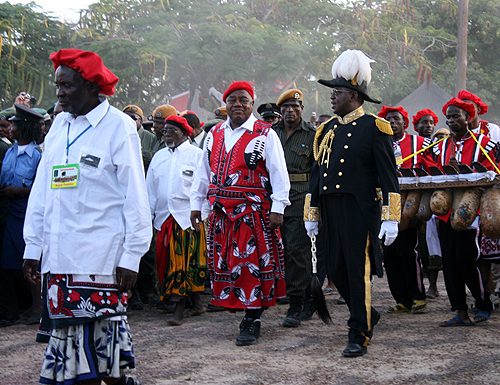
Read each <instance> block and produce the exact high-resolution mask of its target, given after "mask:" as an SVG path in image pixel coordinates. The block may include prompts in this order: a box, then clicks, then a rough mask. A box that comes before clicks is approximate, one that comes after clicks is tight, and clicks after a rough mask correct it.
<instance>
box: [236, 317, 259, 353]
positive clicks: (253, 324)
mask: <svg viewBox="0 0 500 385" xmlns="http://www.w3.org/2000/svg"><path fill="white" fill-rule="evenodd" d="M259 337H260V319H255V320H254V319H252V318H247V317H245V318H243V321H241V324H240V335H239V336H238V338H236V346H248V345H255V343H256V342H257V341H258V340H259Z"/></svg>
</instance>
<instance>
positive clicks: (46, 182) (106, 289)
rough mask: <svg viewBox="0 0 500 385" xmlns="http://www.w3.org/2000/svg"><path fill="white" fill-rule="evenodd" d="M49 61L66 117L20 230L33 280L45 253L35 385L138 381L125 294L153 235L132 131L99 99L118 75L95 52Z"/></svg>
mask: <svg viewBox="0 0 500 385" xmlns="http://www.w3.org/2000/svg"><path fill="white" fill-rule="evenodd" d="M50 58H51V60H52V61H53V62H54V68H55V70H56V74H55V83H56V94H57V97H58V99H59V103H60V105H61V107H62V109H63V111H64V112H63V113H60V114H59V115H57V117H56V119H55V121H54V124H53V125H52V127H51V130H50V132H49V134H48V135H47V137H46V146H45V152H44V154H43V158H42V160H41V162H40V166H39V168H38V171H37V178H36V179H35V182H34V184H33V188H32V191H31V194H30V199H29V202H28V209H27V214H26V223H25V227H24V239H25V241H26V250H25V253H24V259H25V262H24V271H25V275H26V277H27V278H28V279H29V280H31V281H34V280H36V279H37V272H36V269H37V265H38V263H39V260H40V258H41V255H42V252H43V258H42V262H41V272H42V274H43V276H44V280H43V305H42V306H43V309H42V327H45V328H47V329H51V333H50V339H49V341H48V346H47V352H48V353H47V354H46V355H45V358H44V362H43V366H42V372H41V379H40V382H43V383H49V382H51V383H52V382H54V383H55V382H56V381H57V382H58V383H59V382H60V383H62V382H66V381H67V382H70V381H75V382H78V383H82V384H100V383H101V379H103V380H104V381H105V382H106V383H107V384H118V385H132V384H137V383H138V382H136V380H134V379H133V378H131V377H129V378H127V377H125V376H124V375H123V376H120V371H121V370H122V369H126V368H134V367H135V362H134V353H133V347H132V341H131V337H130V329H129V327H128V322H127V317H126V293H127V291H128V290H130V288H131V287H132V286H133V284H134V282H135V280H136V277H137V270H138V268H139V262H140V259H141V256H142V255H143V254H144V253H145V252H146V251H147V250H148V247H149V242H150V240H151V236H152V231H151V217H150V214H149V204H148V198H147V191H146V184H145V177H144V168H143V164H142V159H141V147H140V142H139V137H138V135H137V129H136V126H135V124H134V123H133V121H132V120H131V119H130V118H129V117H128V116H127V115H125V114H124V113H122V112H121V111H119V110H117V109H116V108H114V107H111V106H110V105H109V103H108V101H107V100H106V99H105V98H101V97H99V93H101V94H104V95H112V94H113V93H114V86H115V85H116V83H117V82H118V78H117V77H116V76H115V75H114V74H113V73H112V72H111V71H109V70H108V69H107V68H106V67H105V66H104V64H103V63H102V60H101V58H100V57H99V56H98V55H97V54H95V53H93V52H86V51H81V50H77V49H63V50H60V51H58V52H57V53H53V54H51V55H50ZM115 351H116V352H118V351H119V352H120V353H119V354H118V353H116V354H115V353H112V352H115ZM54 352H57V353H56V354H53V353H54ZM108 352H109V353H108ZM61 366H62V368H63V369H61Z"/></svg>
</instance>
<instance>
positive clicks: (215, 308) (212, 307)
mask: <svg viewBox="0 0 500 385" xmlns="http://www.w3.org/2000/svg"><path fill="white" fill-rule="evenodd" d="M224 310H226V309H224V308H223V307H220V306H217V305H212V304H211V303H209V304H208V305H207V312H208V313H215V312H217V311H224Z"/></svg>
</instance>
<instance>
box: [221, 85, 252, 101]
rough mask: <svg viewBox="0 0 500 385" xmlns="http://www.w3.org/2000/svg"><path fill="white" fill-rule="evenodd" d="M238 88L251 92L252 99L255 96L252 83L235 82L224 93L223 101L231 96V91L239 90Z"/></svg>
mask: <svg viewBox="0 0 500 385" xmlns="http://www.w3.org/2000/svg"><path fill="white" fill-rule="evenodd" d="M237 90H244V91H246V92H248V93H249V94H250V96H251V97H252V99H253V98H254V96H253V88H252V86H251V85H250V84H248V83H247V82H233V83H232V84H231V85H230V86H229V87H228V88H227V90H226V92H224V95H222V101H223V102H224V103H226V98H227V97H228V96H229V94H230V93H231V92H234V91H237Z"/></svg>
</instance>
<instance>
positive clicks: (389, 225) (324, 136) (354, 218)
mask: <svg viewBox="0 0 500 385" xmlns="http://www.w3.org/2000/svg"><path fill="white" fill-rule="evenodd" d="M344 60H346V61H347V63H350V64H348V65H346V64H347V63H346V62H344ZM370 62H371V60H370V59H368V57H366V56H365V54H364V53H362V52H361V51H355V50H348V51H346V52H344V53H342V55H340V56H339V57H338V58H337V60H336V61H335V62H334V64H333V67H332V74H333V80H319V83H321V84H323V85H325V86H327V87H330V88H332V93H331V101H332V109H333V112H334V113H335V114H336V116H335V117H334V118H333V119H331V120H329V121H328V122H326V123H324V124H323V125H321V126H320V127H319V128H318V131H317V133H316V138H315V142H314V147H313V150H314V156H315V159H316V162H315V163H314V165H313V168H312V170H311V182H310V187H309V194H308V195H307V196H306V202H305V205H304V220H305V226H306V229H307V232H308V234H309V235H310V236H312V234H314V233H317V232H318V228H319V223H318V222H319V221H320V220H321V224H322V228H321V231H322V232H324V233H325V234H324V236H323V237H322V238H323V244H320V245H318V247H319V248H321V247H322V248H324V252H325V260H326V261H325V262H326V269H327V274H328V277H330V278H331V279H332V280H333V282H334V283H335V286H336V287H337V288H338V290H339V293H340V295H341V296H342V297H343V298H345V300H346V303H347V305H348V307H349V310H350V313H351V315H350V318H349V321H348V326H349V344H348V345H347V348H346V349H345V350H344V351H343V353H342V354H343V355H344V356H346V357H356V356H362V355H363V354H365V353H366V347H367V346H368V343H369V342H370V339H371V337H372V335H373V327H374V326H375V324H376V323H377V322H378V321H379V319H380V314H379V313H378V312H377V311H376V310H375V309H374V308H373V307H372V306H371V275H372V273H376V274H377V275H378V276H382V255H381V249H380V244H379V241H378V239H377V235H378V237H379V238H383V237H384V236H385V244H386V245H389V244H391V243H392V242H393V241H394V240H395V239H396V237H397V234H398V221H399V219H400V215H401V198H400V194H399V184H398V179H397V176H396V163H395V158H394V153H393V150H392V137H391V135H392V129H391V127H390V125H389V123H388V122H387V121H386V120H384V119H381V118H378V117H376V116H374V115H367V114H365V112H364V110H363V107H362V104H363V102H364V101H365V100H367V101H369V102H372V103H380V102H379V101H377V100H374V99H372V98H371V97H370V96H368V93H367V88H368V84H369V83H370V80H371V69H370ZM380 200H382V207H381V205H380ZM381 219H382V224H381Z"/></svg>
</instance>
